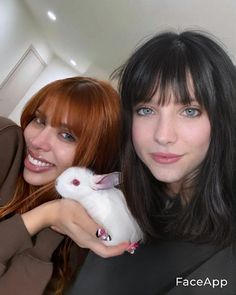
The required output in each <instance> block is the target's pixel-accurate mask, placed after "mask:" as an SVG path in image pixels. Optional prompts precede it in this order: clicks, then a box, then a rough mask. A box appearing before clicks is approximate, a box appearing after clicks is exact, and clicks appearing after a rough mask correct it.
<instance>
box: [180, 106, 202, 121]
mask: <svg viewBox="0 0 236 295" xmlns="http://www.w3.org/2000/svg"><path fill="white" fill-rule="evenodd" d="M189 110H191V111H194V112H197V114H195V115H193V116H191V115H190V116H189V114H187V113H186V117H188V118H196V117H199V116H200V115H201V111H200V110H199V108H197V107H187V108H185V109H184V111H183V113H184V112H187V111H189Z"/></svg>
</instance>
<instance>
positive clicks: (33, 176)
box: [23, 169, 56, 186]
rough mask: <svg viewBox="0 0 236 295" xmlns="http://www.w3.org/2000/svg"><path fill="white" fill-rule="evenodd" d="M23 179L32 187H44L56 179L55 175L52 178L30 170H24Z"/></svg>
mask: <svg viewBox="0 0 236 295" xmlns="http://www.w3.org/2000/svg"><path fill="white" fill-rule="evenodd" d="M23 178H24V180H25V181H26V182H27V183H28V184H30V185H34V186H42V185H45V184H48V183H49V182H51V181H53V180H55V178H56V177H55V176H54V175H53V176H51V177H50V175H45V174H44V175H43V174H42V173H33V172H31V171H29V170H28V169H24V172H23Z"/></svg>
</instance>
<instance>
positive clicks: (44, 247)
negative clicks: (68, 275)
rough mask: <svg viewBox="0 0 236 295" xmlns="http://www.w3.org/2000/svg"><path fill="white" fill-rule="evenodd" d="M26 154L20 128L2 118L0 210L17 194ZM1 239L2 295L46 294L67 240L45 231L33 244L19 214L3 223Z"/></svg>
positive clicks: (0, 270) (0, 138)
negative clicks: (55, 255) (56, 255)
mask: <svg viewBox="0 0 236 295" xmlns="http://www.w3.org/2000/svg"><path fill="white" fill-rule="evenodd" d="M22 154H23V138H22V133H21V129H20V127H18V126H17V125H16V124H15V123H13V122H12V121H11V120H9V119H6V118H3V117H0V167H1V168H0V206H2V205H4V204H5V203H6V202H7V201H8V200H9V199H10V197H11V195H12V192H13V191H14V188H15V183H16V179H17V176H18V174H19V171H20V167H21V160H22ZM0 239H1V240H0V294H1V295H18V294H21V295H41V294H43V293H44V290H45V287H46V286H47V284H48V282H49V280H50V278H51V275H52V270H53V265H52V263H51V261H50V259H51V255H52V253H53V252H54V250H55V249H56V247H57V246H58V245H59V243H60V242H61V241H62V239H63V236H61V235H59V234H57V233H56V232H54V231H52V230H50V229H44V230H42V231H41V232H40V233H38V234H37V235H36V236H35V237H34V240H33V239H31V237H30V235H29V233H28V232H27V230H26V227H25V225H24V223H23V221H22V218H21V216H20V215H19V214H16V215H14V216H12V217H10V218H8V219H7V220H5V221H1V222H0Z"/></svg>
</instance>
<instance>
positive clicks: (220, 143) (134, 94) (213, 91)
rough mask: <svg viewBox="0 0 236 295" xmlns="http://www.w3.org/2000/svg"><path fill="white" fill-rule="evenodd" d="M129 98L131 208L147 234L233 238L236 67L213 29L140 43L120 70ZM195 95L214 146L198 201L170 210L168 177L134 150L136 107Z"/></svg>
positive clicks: (125, 160) (198, 183) (126, 158)
mask: <svg viewBox="0 0 236 295" xmlns="http://www.w3.org/2000/svg"><path fill="white" fill-rule="evenodd" d="M113 76H115V77H117V76H118V77H119V90H120V94H121V99H122V116H123V120H122V121H123V126H122V133H123V134H122V170H123V171H122V172H123V179H124V191H125V195H126V198H127V202H128V205H129V207H130V209H131V212H132V213H133V214H134V216H135V217H136V218H137V220H138V222H139V224H140V225H141V227H142V229H143V231H144V233H145V234H146V238H147V239H159V238H162V237H163V236H165V237H171V238H177V239H178V238H181V239H185V240H191V241H198V242H207V241H209V242H212V243H216V244H222V245H223V244H228V243H230V242H231V241H232V240H233V239H234V234H233V233H234V232H236V230H235V222H234V221H235V216H234V211H235V212H236V209H235V189H234V187H233V180H234V178H235V168H234V167H235V149H236V145H235V132H236V122H235V120H236V69H235V66H234V64H233V63H232V61H231V59H230V58H229V56H228V54H227V53H226V51H225V49H223V46H222V45H219V43H218V41H216V40H215V39H214V37H213V36H211V37H210V36H209V35H207V34H206V33H203V32H199V31H185V32H182V33H180V34H177V33H174V32H165V33H161V34H158V35H156V36H154V37H153V38H151V39H150V40H149V41H147V42H146V43H145V44H143V45H142V46H141V47H139V48H138V49H137V50H136V51H135V52H134V53H133V54H132V55H131V57H130V58H129V59H128V60H127V62H126V63H125V64H124V65H123V66H122V67H120V68H119V69H118V70H117V71H116V72H115V74H113ZM189 77H191V81H192V84H193V88H194V96H195V97H194V98H195V99H196V100H197V101H198V103H199V104H200V106H202V107H203V108H204V109H205V110H206V112H207V114H208V117H209V121H210V125H211V138H210V145H209V149H208V152H207V155H206V157H205V159H204V160H203V162H202V164H201V166H200V167H199V169H198V171H196V173H195V176H194V181H193V190H192V196H191V201H190V202H188V204H187V205H185V206H181V205H179V206H178V210H175V211H174V212H172V213H171V214H170V212H169V213H168V214H167V213H166V212H165V210H164V202H163V196H166V197H167V195H166V190H165V184H163V183H161V182H159V181H158V180H156V179H155V178H154V177H153V176H152V174H151V173H150V171H149V170H148V168H147V167H146V166H145V165H144V164H143V163H142V162H141V160H140V159H139V158H138V156H137V155H136V153H135V150H134V147H133V143H132V136H131V129H132V116H133V109H134V107H135V106H136V105H137V104H138V103H140V102H144V101H150V100H151V98H152V96H153V95H154V94H155V93H156V91H157V90H158V92H159V93H160V104H165V103H168V101H167V100H168V99H169V96H167V95H166V94H167V91H168V90H169V89H171V90H172V91H173V93H174V95H175V98H176V100H177V101H178V102H180V103H183V104H188V103H190V99H191V93H190V91H189V86H188V85H189Z"/></svg>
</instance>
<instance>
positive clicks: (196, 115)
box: [136, 106, 201, 118]
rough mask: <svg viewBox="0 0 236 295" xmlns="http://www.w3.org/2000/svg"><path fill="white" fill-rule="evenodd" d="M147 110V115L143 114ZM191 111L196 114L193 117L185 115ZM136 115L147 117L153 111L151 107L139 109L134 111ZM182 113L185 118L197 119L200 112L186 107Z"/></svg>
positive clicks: (195, 108)
mask: <svg viewBox="0 0 236 295" xmlns="http://www.w3.org/2000/svg"><path fill="white" fill-rule="evenodd" d="M147 110H148V113H144V112H145V111H147ZM189 110H191V111H194V113H196V112H197V114H194V115H193V116H191V115H189V114H187V112H188V111H189ZM136 113H137V115H138V116H149V115H152V114H154V110H153V109H152V108H151V107H145V106H143V107H139V108H137V109H136ZM182 113H185V116H186V117H188V118H196V117H199V116H200V115H201V111H200V109H199V108H198V107H194V106H192V107H191V106H189V107H186V108H185V109H184V110H183V111H182Z"/></svg>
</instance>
